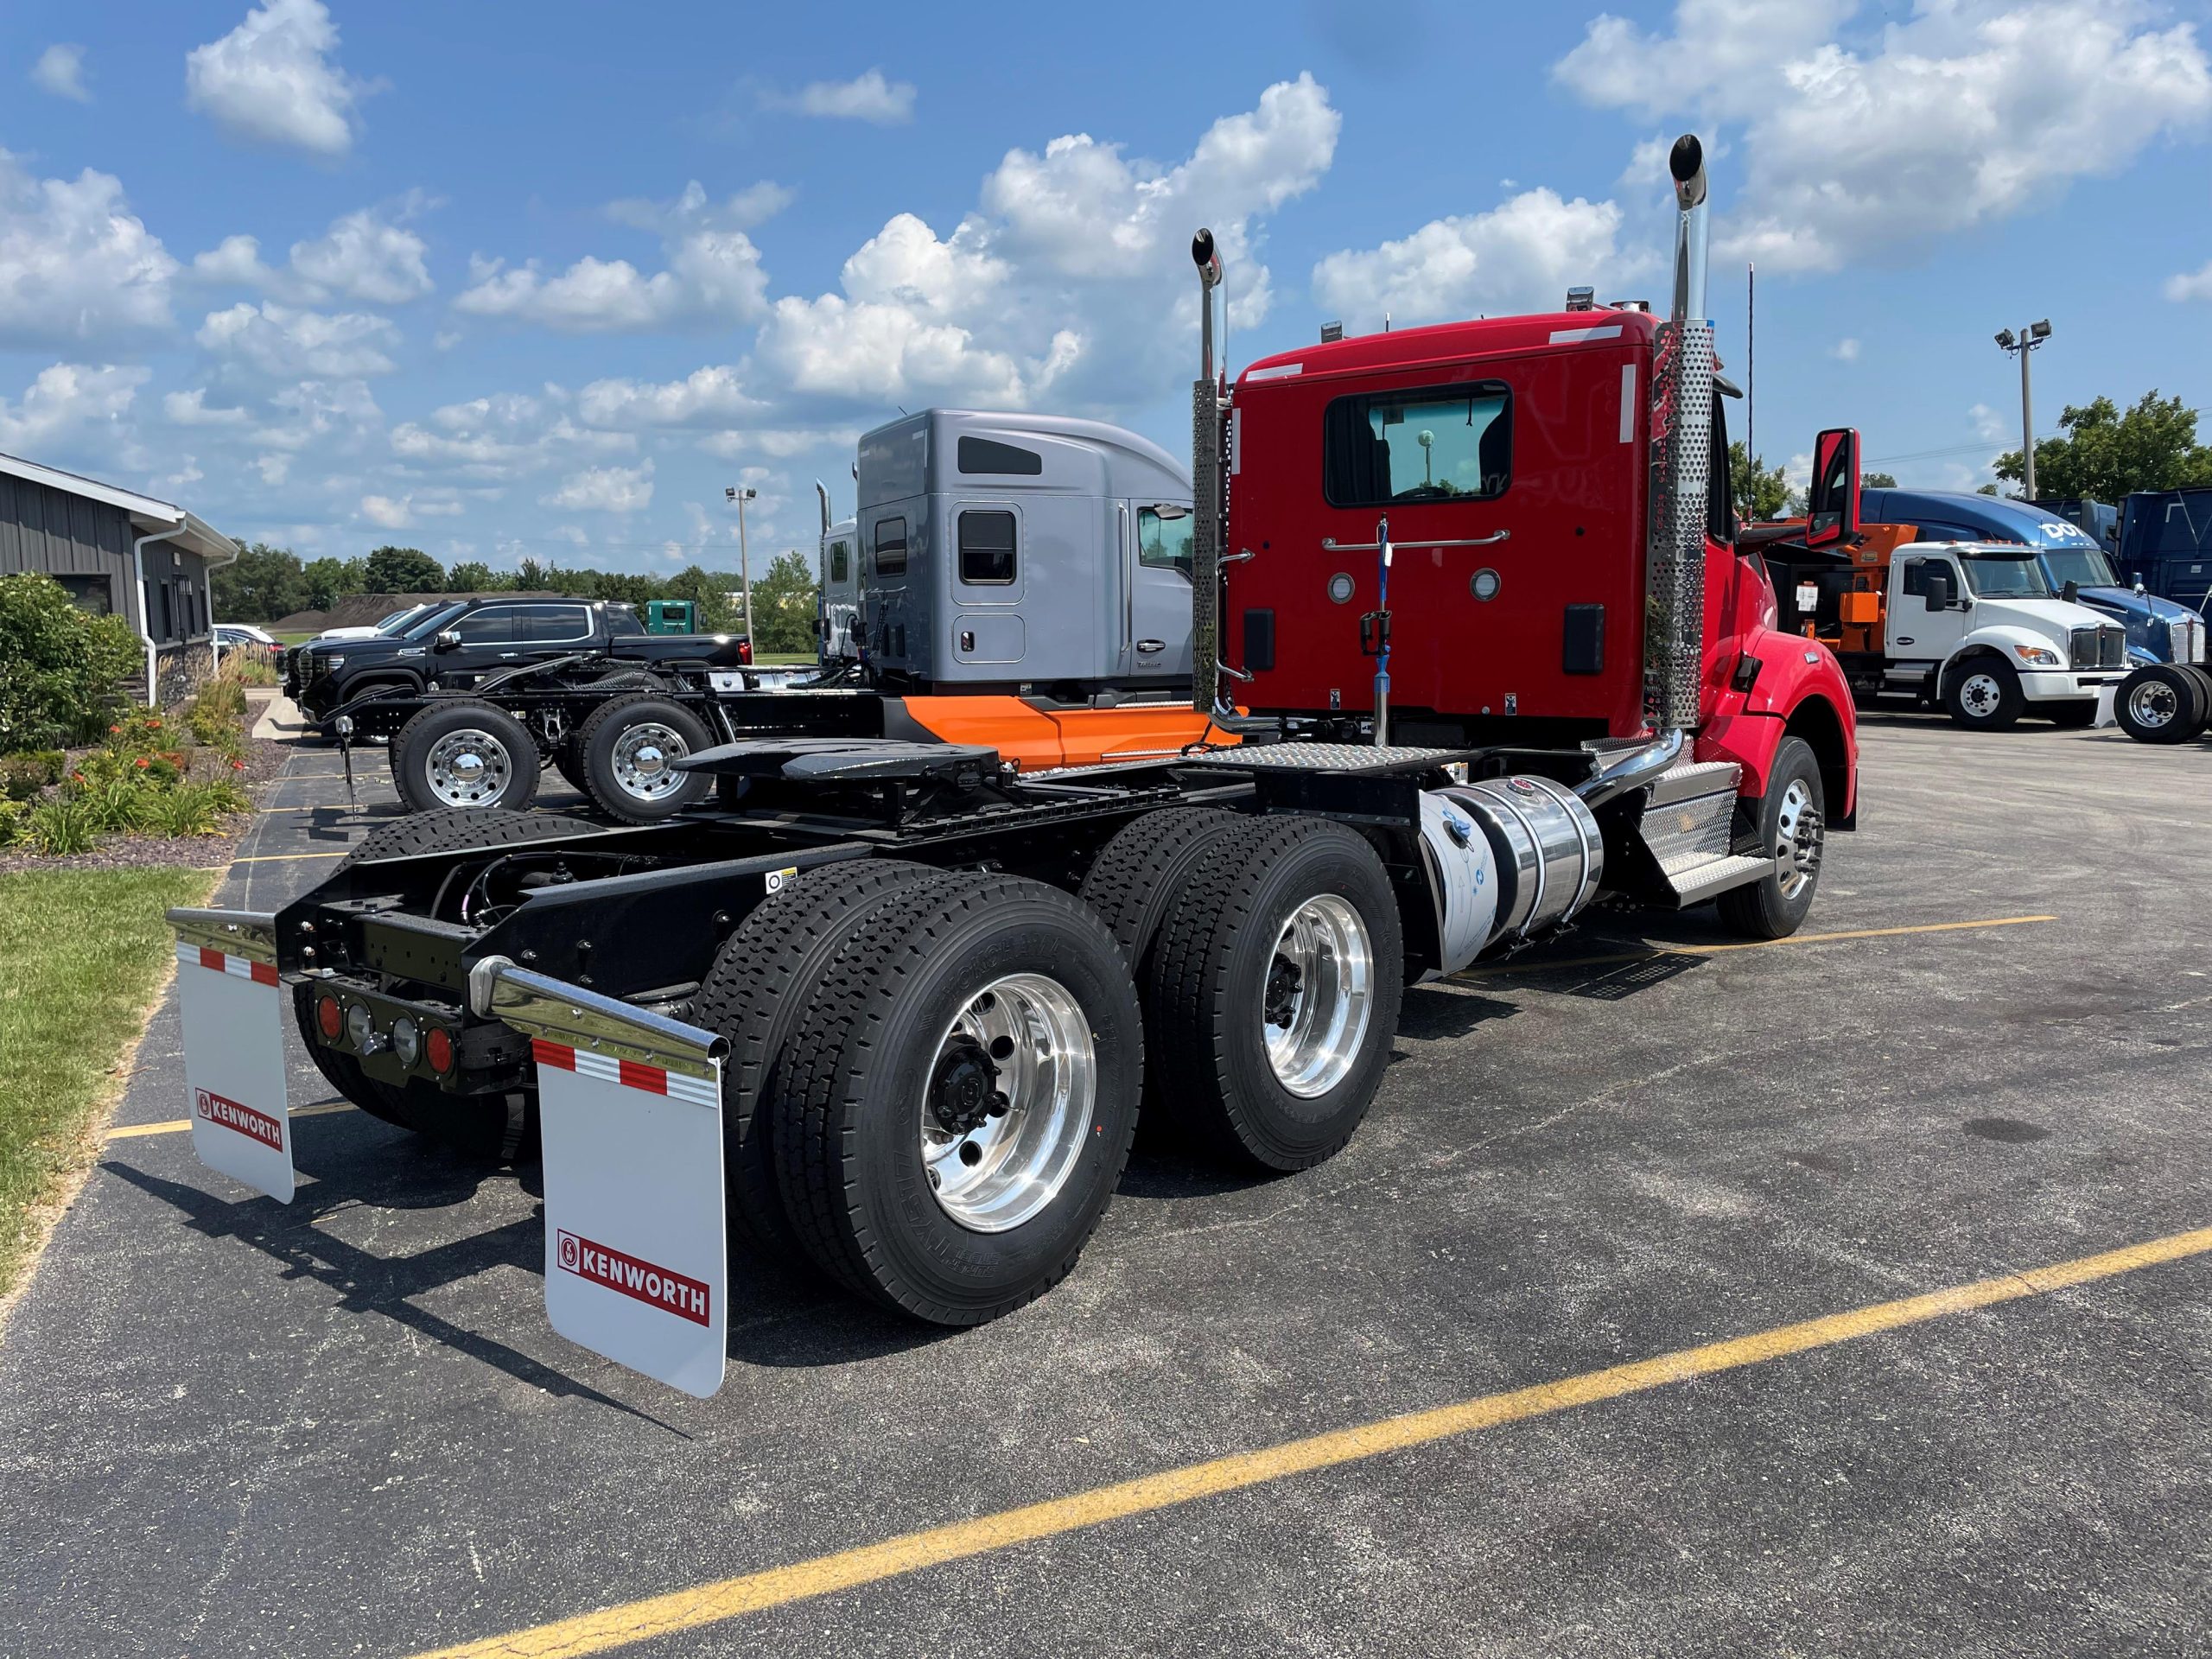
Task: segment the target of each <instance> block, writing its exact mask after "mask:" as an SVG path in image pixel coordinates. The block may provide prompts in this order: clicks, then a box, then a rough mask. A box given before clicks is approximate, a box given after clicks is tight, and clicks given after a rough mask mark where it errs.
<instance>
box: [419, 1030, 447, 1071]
mask: <svg viewBox="0 0 2212 1659" xmlns="http://www.w3.org/2000/svg"><path fill="white" fill-rule="evenodd" d="M423 1052H425V1053H426V1054H428V1055H429V1059H430V1070H431V1071H435V1072H437V1073H438V1074H439V1075H440V1076H443V1075H444V1074H445V1073H446V1072H448V1071H452V1070H453V1035H452V1033H449V1032H447V1031H444V1030H442V1029H441V1028H440V1027H436V1026H432V1027H430V1034H429V1036H428V1037H426V1038H425V1039H423Z"/></svg>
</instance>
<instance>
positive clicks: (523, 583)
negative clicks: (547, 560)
mask: <svg viewBox="0 0 2212 1659" xmlns="http://www.w3.org/2000/svg"><path fill="white" fill-rule="evenodd" d="M549 585H550V584H548V582H546V580H545V567H544V566H543V565H542V564H540V563H538V562H537V560H536V559H524V561H523V562H522V563H521V564H520V565H518V566H517V567H516V569H515V580H514V590H515V591H516V592H517V593H521V594H542V593H543V592H544V591H545V589H546V588H547V587H548V586H549Z"/></svg>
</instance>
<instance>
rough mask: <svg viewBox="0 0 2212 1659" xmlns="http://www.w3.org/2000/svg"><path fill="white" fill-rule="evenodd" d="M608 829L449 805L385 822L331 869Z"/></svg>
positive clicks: (555, 816)
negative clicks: (387, 859) (373, 861)
mask: <svg viewBox="0 0 2212 1659" xmlns="http://www.w3.org/2000/svg"><path fill="white" fill-rule="evenodd" d="M603 833H604V830H603V829H602V827H601V825H599V824H596V823H586V822H585V821H584V820H583V819H582V818H568V817H562V816H561V815H560V814H559V813H557V812H502V811H499V810H494V809H491V808H486V807H474V806H448V807H441V808H439V809H438V810H436V811H435V812H418V813H414V814H411V815H410V816H409V817H404V818H394V819H392V820H391V822H389V823H380V824H378V825H377V827H376V828H375V829H372V830H370V831H369V833H368V834H367V835H365V836H362V837H361V838H360V840H359V841H357V842H354V843H353V847H352V848H351V849H349V850H348V851H347V852H346V856H345V857H343V858H341V859H340V860H339V861H338V862H337V863H336V864H334V865H333V866H332V867H331V868H333V869H334V870H344V869H350V868H353V866H354V865H356V864H365V863H367V862H369V861H372V860H374V859H379V858H410V857H412V856H413V855H416V854H417V853H466V852H474V851H477V850H478V849H482V848H486V847H511V846H513V845H515V844H516V843H517V842H525V841H545V840H549V839H551V838H553V837H555V836H596V835H601V834H603Z"/></svg>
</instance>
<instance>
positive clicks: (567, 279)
mask: <svg viewBox="0 0 2212 1659" xmlns="http://www.w3.org/2000/svg"><path fill="white" fill-rule="evenodd" d="M789 200H791V193H790V192H788V191H786V190H785V189H784V188H782V187H781V186H779V185H775V184H770V183H762V184H758V185H755V186H753V188H751V189H750V190H747V191H741V192H740V193H739V194H736V195H734V196H732V197H730V198H729V199H728V200H727V201H725V202H722V203H721V204H715V203H711V202H709V200H707V194H706V192H705V191H704V190H702V188H700V187H699V185H698V184H697V183H696V181H695V182H694V183H692V184H691V185H690V187H689V188H687V189H686V190H685V191H684V193H683V195H681V196H680V197H678V198H677V200H675V201H674V202H671V203H669V204H666V205H665V206H662V205H658V204H655V203H651V202H643V201H635V200H632V201H620V202H616V203H614V204H613V205H612V206H611V207H609V209H608V212H609V213H610V214H612V215H613V217H615V218H616V219H619V220H620V221H621V222H622V223H624V224H628V225H632V226H639V227H641V228H646V229H652V230H655V231H658V232H659V234H660V237H661V245H662V250H663V252H664V257H665V258H666V260H667V268H666V269H665V270H658V271H655V272H654V273H653V274H652V276H650V277H648V276H646V275H645V274H644V273H643V272H641V271H640V270H639V269H638V268H637V267H636V266H635V265H633V264H631V263H630V262H629V261H628V260H627V259H601V258H599V257H595V256H591V255H587V256H586V257H583V258H582V259H579V260H577V261H576V262H575V264H572V265H570V266H569V268H568V270H565V271H563V272H562V273H561V274H560V275H559V276H557V277H549V276H547V275H545V273H544V272H543V270H540V269H539V267H538V263H537V261H536V260H534V259H533V260H531V261H529V262H527V263H526V264H523V265H521V266H518V267H514V268H510V267H508V266H507V264H505V261H503V260H497V259H489V260H487V259H483V258H474V259H472V260H471V261H470V263H469V287H468V288H467V289H466V290H465V291H464V292H463V293H462V294H461V296H460V297H459V298H458V299H456V300H454V309H455V310H457V311H463V312H467V314H469V315H472V316H480V317H501V318H507V319H510V320H512V321H520V322H534V323H537V324H540V325H542V326H543V327H548V328H551V329H554V330H556V332H558V333H562V334H606V333H614V332H637V331H640V330H645V329H656V328H670V327H713V326H716V325H727V324H728V323H732V322H748V321H753V320H755V319H757V318H758V317H759V316H760V315H761V314H762V313H763V312H764V311H765V310H766V306H767V294H768V274H767V272H766V271H765V270H762V269H761V268H760V249H758V248H757V247H755V246H754V245H753V240H752V238H750V237H748V236H747V235H746V234H745V232H744V230H743V229H742V228H741V226H745V225H749V224H753V223H756V222H758V219H760V218H761V217H765V216H766V214H768V213H773V212H775V211H776V210H777V209H779V208H780V207H782V206H783V205H784V204H785V202H788V201H789Z"/></svg>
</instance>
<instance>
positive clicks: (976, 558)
mask: <svg viewBox="0 0 2212 1659" xmlns="http://www.w3.org/2000/svg"><path fill="white" fill-rule="evenodd" d="M960 580H961V581H962V582H966V583H967V584H968V585H969V587H971V588H972V587H995V588H1003V587H1005V586H1007V584H1008V583H1009V582H1012V581H1013V580H1014V515H1013V514H1012V513H1010V512H963V513H962V514H961V515H960Z"/></svg>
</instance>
